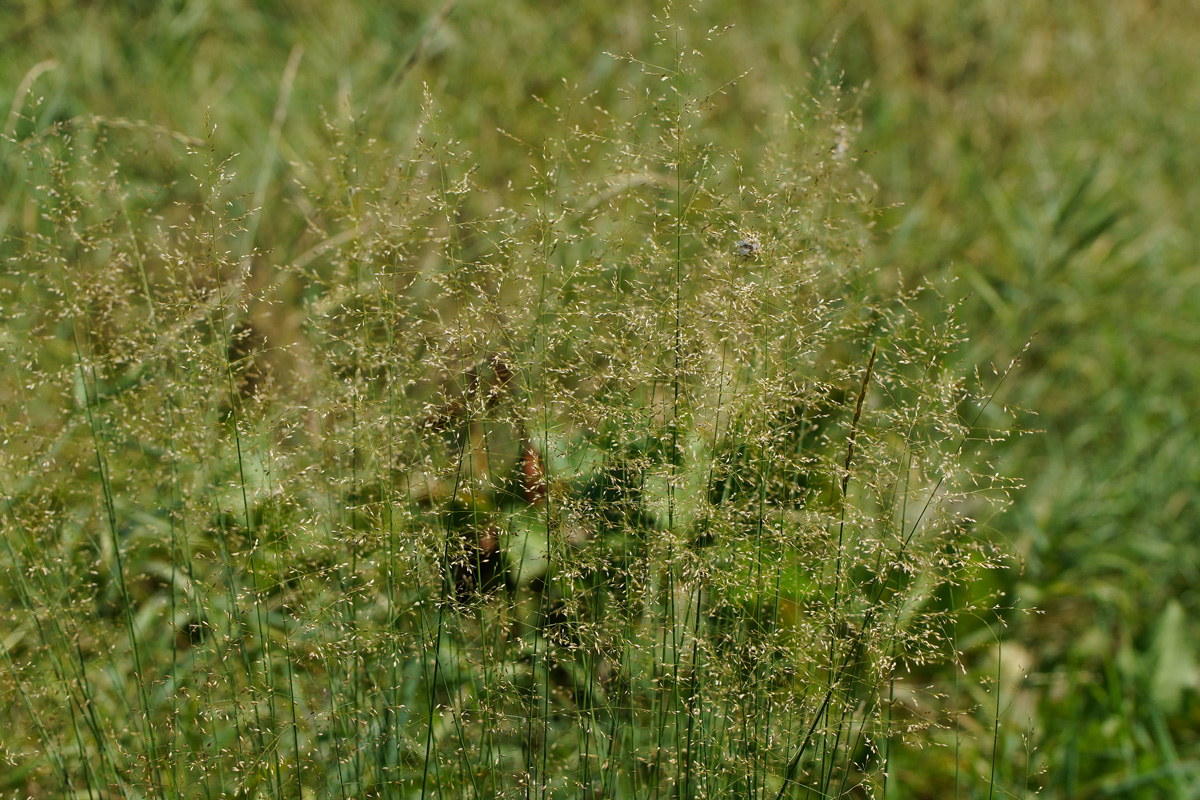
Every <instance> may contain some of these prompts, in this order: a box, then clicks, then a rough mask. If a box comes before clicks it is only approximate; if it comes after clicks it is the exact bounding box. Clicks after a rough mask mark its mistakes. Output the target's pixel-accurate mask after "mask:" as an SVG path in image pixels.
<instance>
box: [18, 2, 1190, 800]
mask: <svg viewBox="0 0 1200 800" xmlns="http://www.w3.org/2000/svg"><path fill="white" fill-rule="evenodd" d="M661 11H662V9H661V8H660V7H659V6H658V5H656V4H652V3H646V2H618V3H600V2H591V1H590V0H584V1H581V2H574V3H553V2H511V3H484V2H479V1H478V0H460V2H457V3H451V4H442V3H429V2H425V3H422V2H402V3H387V2H360V3H349V2H316V1H315V0H307V1H305V0H300V1H299V2H292V3H248V2H234V1H233V0H176V1H174V2H161V3H160V2H133V1H129V2H119V3H85V2H66V1H63V0H47V1H46V2H19V1H18V2H8V3H4V4H2V5H0V114H3V115H4V122H3V132H4V135H5V139H4V141H3V142H0V158H2V159H3V161H2V164H0V237H5V238H7V237H9V236H14V235H16V233H14V232H17V231H20V230H23V229H24V227H25V226H27V224H28V220H29V217H28V215H29V214H30V213H31V211H30V208H29V197H28V193H27V192H26V191H25V190H24V189H23V188H22V187H23V181H24V179H25V178H26V176H27V173H26V166H25V165H23V164H22V163H21V162H20V156H19V154H20V152H21V151H20V150H19V149H18V148H17V147H16V145H15V142H16V140H20V139H23V138H26V137H29V136H31V135H33V134H34V132H35V131H41V130H45V129H46V128H47V127H48V126H49V125H50V124H52V123H53V122H55V121H61V120H68V119H72V118H78V117H87V116H90V115H95V116H97V117H102V118H105V119H107V120H108V121H109V123H110V124H116V125H117V126H121V125H127V126H133V127H134V128H138V127H148V128H152V129H157V130H166V131H174V132H177V133H178V134H180V135H182V136H183V137H193V139H194V140H195V142H196V143H198V144H199V146H204V147H212V148H214V149H215V151H216V154H217V156H218V158H220V157H224V156H230V157H231V161H230V162H229V164H230V167H229V169H230V170H231V171H232V172H233V173H235V177H234V178H233V183H232V185H231V189H230V192H229V196H230V197H231V198H232V202H234V203H235V204H241V206H242V207H243V208H244V209H247V210H249V209H257V208H259V207H261V209H262V210H261V211H255V212H254V213H253V214H252V215H251V217H250V220H251V223H250V225H249V228H250V232H249V233H247V234H246V237H247V242H246V243H245V247H246V249H247V250H248V249H249V248H250V246H254V247H257V248H258V249H259V251H260V252H261V253H262V256H261V258H260V259H259V262H260V263H262V264H269V263H285V262H291V261H295V260H296V259H298V258H300V257H301V256H302V255H303V254H304V253H305V251H306V249H307V248H308V247H310V246H311V245H312V240H311V239H310V238H306V236H305V233H306V232H305V218H306V209H305V208H304V206H303V204H304V203H305V202H307V201H306V200H305V199H304V197H305V196H306V194H305V193H304V192H301V191H299V190H298V188H297V187H299V186H302V185H303V186H309V187H311V186H312V185H313V184H314V183H316V182H319V181H318V176H314V175H312V174H310V173H309V172H307V171H306V170H307V167H305V166H303V165H305V164H309V163H311V162H313V161H321V160H323V159H322V156H321V154H322V153H330V152H334V153H337V152H349V151H350V150H351V149H352V148H347V147H346V145H345V143H346V141H347V140H350V139H353V140H355V141H359V142H365V141H368V140H371V139H375V140H377V141H378V142H380V143H383V144H384V145H387V146H394V147H395V148H396V149H398V150H402V149H403V148H406V147H410V146H412V144H413V143H414V142H415V141H416V138H417V136H418V135H424V136H431V135H433V136H436V135H442V136H445V135H447V134H446V133H439V134H435V133H430V132H429V131H426V132H424V134H420V133H419V132H418V127H417V126H418V124H419V122H420V121H421V119H422V113H421V109H422V108H423V107H431V108H433V109H434V115H435V118H436V119H437V120H438V124H439V128H440V130H441V131H443V132H448V134H449V135H450V136H453V138H455V139H456V140H458V141H459V142H460V143H461V145H460V149H461V150H464V151H467V152H469V153H470V156H469V160H470V161H471V162H472V163H474V164H475V165H476V166H477V172H476V173H475V181H476V183H477V184H479V185H481V186H484V187H492V188H501V187H503V186H505V185H506V184H507V183H508V182H509V181H514V182H523V181H526V180H527V178H526V177H525V174H524V171H525V169H526V166H527V163H528V161H527V158H526V156H525V154H526V153H527V152H528V150H530V149H533V150H536V149H537V148H538V147H539V144H540V142H541V140H542V138H544V135H545V133H544V132H545V130H546V128H547V126H548V125H549V124H550V123H551V122H553V121H555V120H557V119H558V118H559V116H560V115H561V114H560V112H559V110H558V109H559V108H562V107H566V106H568V105H570V104H575V105H574V106H573V107H574V108H577V109H581V111H579V112H578V113H579V117H580V118H579V119H578V120H577V122H578V124H580V125H587V124H589V115H590V114H592V113H593V112H594V110H595V109H597V108H600V109H615V108H619V107H620V106H621V104H623V103H627V102H629V101H628V99H627V98H625V97H623V96H622V94H621V92H620V91H619V89H620V87H621V86H622V85H624V84H625V83H627V81H625V80H623V78H622V75H621V73H622V71H627V72H629V74H630V76H631V77H632V75H633V74H634V72H635V71H636V69H637V66H636V64H631V63H630V62H628V61H625V60H621V59H619V58H615V57H614V56H623V55H626V54H635V55H637V54H645V53H647V52H650V51H651V48H652V43H653V36H654V34H655V31H656V30H657V29H658V25H657V23H656V21H655V16H656V15H658V14H660V13H661ZM695 15H696V18H697V19H698V20H699V21H700V22H701V23H703V27H704V28H705V29H712V31H713V34H712V37H711V39H710V41H708V42H707V43H706V45H705V46H704V47H703V48H702V50H703V52H702V55H701V56H700V57H699V61H698V63H699V64H700V67H699V69H701V70H702V72H703V76H704V78H705V80H706V81H707V83H708V84H709V85H711V86H714V87H715V86H717V85H721V84H722V83H725V82H728V81H735V82H734V83H733V84H732V85H731V86H729V87H728V88H727V89H726V90H725V92H724V94H723V95H720V96H719V97H717V98H715V102H716V103H717V106H718V113H716V114H713V115H711V116H710V117H709V119H710V121H711V125H712V127H711V129H710V130H705V131H703V132H702V134H701V135H702V137H705V138H707V139H708V140H710V141H712V142H714V143H716V144H717V145H719V146H720V147H722V148H725V149H726V150H728V151H737V152H740V154H741V156H742V159H743V162H744V163H745V164H747V165H750V166H749V167H748V168H751V169H752V168H753V165H754V164H755V163H756V159H757V158H758V156H760V155H761V154H762V152H763V148H764V147H765V145H766V144H767V143H766V141H765V137H766V136H767V133H766V131H768V130H769V126H768V125H767V124H766V120H767V119H768V118H769V117H770V116H771V115H772V114H775V113H778V112H780V111H781V110H783V109H785V108H787V107H788V105H789V103H790V102H791V99H790V98H795V97H799V98H804V97H807V96H810V95H811V94H813V93H814V92H815V91H816V88H817V87H819V86H820V85H821V83H822V82H824V81H829V80H833V81H834V82H837V83H840V84H841V86H842V88H843V92H844V94H845V95H846V96H847V97H849V98H850V101H849V102H850V105H851V106H852V107H854V108H856V109H857V111H858V126H859V128H860V129H859V130H857V131H855V132H854V133H855V134H856V136H855V139H854V144H853V146H854V148H855V150H856V152H857V153H858V156H859V163H860V165H861V167H862V169H863V170H864V172H865V173H867V174H868V175H869V176H870V177H871V178H872V179H873V180H874V181H875V184H876V185H877V195H876V205H877V206H878V207H879V208H880V209H881V211H880V214H879V216H878V219H877V223H876V229H875V236H874V243H873V248H872V249H871V250H870V251H869V253H868V255H867V258H869V259H871V260H872V261H873V262H875V263H876V264H878V265H881V266H883V267H884V269H885V271H886V272H889V273H890V274H893V275H895V276H897V280H903V281H905V282H908V283H912V282H916V281H918V280H920V279H922V278H930V279H932V280H934V281H935V282H937V283H939V285H943V286H946V285H949V288H948V289H944V293H946V294H947V295H948V296H950V297H952V298H953V297H963V298H965V301H964V304H963V306H962V309H961V311H960V312H959V314H960V319H961V321H962V322H963V323H964V325H965V327H966V330H967V334H968V337H969V341H968V342H967V344H966V345H965V346H964V348H963V350H962V352H961V359H962V363H963V364H965V365H967V367H968V368H975V367H978V368H979V369H980V371H981V372H982V373H985V374H990V373H991V370H992V365H995V366H996V368H998V369H1000V370H1003V368H1004V366H1005V365H1007V364H1008V363H1009V362H1010V361H1011V360H1012V359H1014V358H1016V357H1017V356H1018V355H1020V354H1021V353H1022V350H1023V348H1025V347H1026V345H1027V344H1029V347H1028V349H1027V350H1026V351H1025V353H1024V355H1023V356H1022V357H1021V364H1020V367H1019V369H1018V370H1017V371H1016V372H1015V373H1014V374H1013V376H1011V377H1010V378H1009V380H1008V382H1007V383H1006V384H1005V386H1004V388H1003V390H1002V393H1001V395H1000V397H999V398H998V402H1003V403H1005V404H1010V405H1013V406H1016V407H1021V408H1024V409H1026V410H1028V411H1030V412H1033V414H1034V415H1036V416H1032V417H1029V418H1028V424H1029V427H1031V428H1034V429H1037V430H1036V432H1031V433H1029V434H1027V435H1022V436H1019V437H1016V438H1015V439H1012V440H1010V441H1008V442H1007V443H1005V444H1003V445H997V446H998V447H1002V450H1001V458H1000V459H999V460H998V464H999V467H1000V469H1001V471H1002V472H1003V473H1004V474H1005V475H1008V476H1016V477H1018V478H1020V479H1021V480H1023V481H1024V483H1025V484H1026V485H1025V488H1024V489H1022V490H1020V491H1017V492H1014V493H1013V494H1012V496H1011V503H1010V504H1009V505H1008V506H1007V507H1006V508H1004V509H1003V511H1002V512H1001V513H999V514H997V515H995V516H992V517H989V518H988V519H986V520H984V523H985V524H986V525H987V526H988V527H989V528H990V529H992V530H993V531H994V535H995V536H996V537H998V538H999V539H1001V540H1003V541H1005V542H1007V543H1008V546H1009V547H1010V548H1011V549H1012V551H1013V552H1014V553H1015V554H1016V555H1017V556H1018V557H1019V560H1020V562H1021V565H1022V568H1021V569H1020V570H1019V571H1013V572H1012V573H1007V574H1000V575H997V576H996V577H995V580H996V582H997V585H998V586H1000V587H1001V588H1003V589H1004V590H1005V591H1006V592H1007V596H1008V599H1009V601H1011V603H1012V604H1013V606H1014V610H1013V611H1012V612H1011V614H1010V615H1009V617H1008V629H1007V631H1006V633H1005V638H1006V642H1007V647H1006V659H1007V661H1008V663H1009V665H1010V666H1011V668H1012V669H1015V670H1017V673H1016V674H1015V677H1014V681H1015V682H1016V685H1017V686H1018V687H1019V690H1018V691H1016V692H1015V693H1014V694H1012V696H1011V703H1010V704H1009V705H1008V706H1006V708H1005V709H1004V714H1003V717H1002V720H1001V726H1002V729H1003V731H1004V735H1005V736H1007V737H1010V739H1011V742H1010V743H1009V744H1008V745H1006V747H1010V748H1011V747H1019V748H1023V749H1026V750H1028V751H1035V752H1036V756H1034V761H1035V763H1038V764H1040V765H1041V769H1042V771H1041V774H1039V775H1036V776H1034V777H1033V778H1032V781H1033V782H1034V783H1035V784H1036V785H1037V786H1040V787H1041V788H1042V793H1043V794H1044V796H1051V797H1100V796H1106V797H1125V796H1129V797H1133V796H1145V797H1165V796H1179V797H1192V796H1198V795H1200V741H1198V740H1200V707H1198V706H1197V702H1196V691H1197V688H1198V687H1200V673H1198V671H1197V669H1198V667H1197V653H1196V650H1197V648H1196V641H1197V636H1196V634H1197V631H1198V625H1197V622H1198V620H1200V594H1198V593H1197V588H1196V587H1197V585H1198V580H1197V578H1198V575H1197V570H1198V566H1200V547H1198V545H1197V535H1198V534H1200V522H1198V519H1200V503H1198V500H1197V497H1198V492H1197V489H1198V487H1200V442H1198V441H1197V439H1198V435H1200V417H1198V413H1197V410H1196V409H1197V407H1198V405H1200V403H1198V401H1200V264H1198V262H1197V241H1196V237H1195V235H1194V232H1193V229H1194V227H1195V225H1196V221H1197V214H1198V213H1200V191H1198V189H1197V186H1198V185H1200V148H1198V147H1197V146H1196V141H1195V140H1196V136H1197V133H1196V132H1197V131H1198V130H1200V80H1197V74H1198V67H1200V58H1198V57H1197V52H1198V50H1197V45H1196V43H1197V42H1198V41H1200V5H1198V4H1195V3H1192V2H1189V1H1187V0H1162V1H1161V2H1155V0H1112V1H1110V2H1093V3H1046V2H1033V0H978V1H977V2H971V3H962V2H953V1H952V0H909V1H906V2H898V3H868V2H832V1H824V2H805V3H796V2H757V3H735V2H728V1H727V0H719V1H718V0H714V1H713V2H702V3H697V4H695ZM628 82H629V83H632V80H631V81H628ZM281 98H282V100H283V101H284V102H281ZM583 110H588V111H583ZM594 113H600V112H594ZM146 141H147V142H150V143H148V144H146V145H145V149H144V150H143V151H142V152H140V153H138V158H137V159H136V160H135V161H134V162H133V163H132V166H131V170H132V177H133V179H134V180H135V181H137V182H139V183H140V185H142V186H143V187H145V192H144V195H143V199H142V201H143V203H144V204H145V207H146V208H147V209H151V210H153V209H160V208H167V207H168V206H169V203H170V201H171V199H172V197H173V196H174V193H185V192H187V191H188V188H187V185H186V181H184V182H181V181H179V180H178V176H177V175H176V174H175V173H174V172H173V170H174V168H175V166H176V164H175V160H174V156H172V155H171V150H170V148H169V147H167V146H166V145H155V144H153V141H154V140H153V139H150V138H148V139H146ZM206 142H207V144H204V143H206ZM126 163H127V164H129V163H130V162H129V161H128V159H126ZM344 166H345V169H347V170H349V171H352V170H353V169H354V168H355V165H354V163H353V161H352V160H351V161H350V162H349V163H348V164H346V165H344ZM5 251H6V253H7V252H9V250H8V248H7V246H5ZM255 279H256V280H258V281H260V282H262V283H266V282H268V281H269V280H270V276H269V275H267V274H263V273H262V270H259V272H258V273H256V277H255ZM277 324H278V329H277V330H269V331H267V333H266V335H268V336H278V337H281V338H287V337H289V336H291V335H294V331H290V330H289V329H288V327H287V323H286V321H277ZM1031 340H1032V341H1031ZM1030 342H1031V343H1030ZM1012 665H1015V666H1012ZM1013 743H1015V744H1013ZM1031 788H1036V787H1031Z"/></svg>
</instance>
